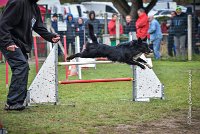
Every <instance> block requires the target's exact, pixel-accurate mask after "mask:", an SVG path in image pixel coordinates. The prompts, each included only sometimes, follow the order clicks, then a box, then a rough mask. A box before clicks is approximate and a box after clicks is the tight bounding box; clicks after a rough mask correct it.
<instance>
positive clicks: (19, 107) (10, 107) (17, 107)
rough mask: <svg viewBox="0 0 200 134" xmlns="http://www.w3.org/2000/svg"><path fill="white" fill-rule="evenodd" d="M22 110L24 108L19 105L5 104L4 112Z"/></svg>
mask: <svg viewBox="0 0 200 134" xmlns="http://www.w3.org/2000/svg"><path fill="white" fill-rule="evenodd" d="M24 109H25V106H23V105H20V104H15V105H8V104H6V105H5V108H4V110H7V111H9V110H16V111H22V110H24Z"/></svg>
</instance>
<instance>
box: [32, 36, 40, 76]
mask: <svg viewBox="0 0 200 134" xmlns="http://www.w3.org/2000/svg"><path fill="white" fill-rule="evenodd" d="M33 44H34V52H35V67H36V73H38V71H39V65H38V52H37V42H36V37H33Z"/></svg>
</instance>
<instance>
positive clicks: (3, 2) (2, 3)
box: [0, 0, 8, 7]
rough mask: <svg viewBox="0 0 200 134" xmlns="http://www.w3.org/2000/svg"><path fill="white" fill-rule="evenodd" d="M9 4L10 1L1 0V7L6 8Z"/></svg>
mask: <svg viewBox="0 0 200 134" xmlns="http://www.w3.org/2000/svg"><path fill="white" fill-rule="evenodd" d="M7 2H8V0H0V7H3V6H5V5H6V3H7Z"/></svg>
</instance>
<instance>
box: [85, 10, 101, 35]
mask: <svg viewBox="0 0 200 134" xmlns="http://www.w3.org/2000/svg"><path fill="white" fill-rule="evenodd" d="M88 24H91V25H92V26H93V28H94V34H95V35H96V36H99V35H100V21H99V20H98V19H96V15H95V12H94V11H90V12H89V19H88V20H87V21H86V22H85V26H86V33H87V34H88V33H89V32H88V27H87V26H88Z"/></svg>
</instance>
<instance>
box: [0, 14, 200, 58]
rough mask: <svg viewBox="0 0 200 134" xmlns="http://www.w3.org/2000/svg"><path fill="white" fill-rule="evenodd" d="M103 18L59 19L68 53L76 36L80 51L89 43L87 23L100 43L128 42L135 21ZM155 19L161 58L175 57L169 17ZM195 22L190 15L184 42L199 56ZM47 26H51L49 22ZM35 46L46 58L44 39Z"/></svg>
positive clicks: (199, 32) (198, 31)
mask: <svg viewBox="0 0 200 134" xmlns="http://www.w3.org/2000/svg"><path fill="white" fill-rule="evenodd" d="M49 16H50V15H49ZM103 17H104V19H99V20H95V21H91V20H86V19H83V20H80V19H78V18H75V19H74V20H73V21H72V22H66V20H65V19H60V20H62V21H59V22H58V24H57V25H58V29H59V27H66V28H65V30H67V31H64V30H62V28H61V29H59V30H61V31H58V34H60V35H61V37H63V36H64V35H66V39H67V40H66V43H67V46H68V47H67V48H68V49H70V51H72V53H74V52H75V37H76V36H79V37H80V44H81V45H80V46H81V49H83V48H84V47H83V45H84V44H86V42H87V41H89V35H88V28H87V24H88V23H92V24H93V25H94V32H95V34H96V36H97V37H98V41H99V42H100V43H105V44H108V45H112V46H115V45H116V44H118V43H119V42H124V41H128V34H129V32H131V33H134V32H135V31H136V28H135V22H136V20H133V19H132V21H131V25H129V26H127V25H126V22H125V20H124V19H122V17H118V18H117V21H116V22H117V23H116V25H115V24H114V23H113V25H114V26H113V25H112V24H110V23H111V22H110V21H111V20H110V18H108V17H107V15H106V14H104V16H103ZM119 18H120V19H119ZM156 19H157V20H158V21H159V22H160V25H161V28H162V32H163V41H162V45H161V53H162V55H163V56H168V55H170V56H173V55H175V50H174V47H172V46H173V45H174V43H173V37H171V35H172V34H175V33H173V32H172V33H171V34H170V35H169V32H170V28H169V27H168V26H169V25H170V23H171V22H170V20H171V19H170V18H169V17H159V18H156ZM48 20H50V19H46V21H48ZM197 20H198V19H197V17H195V16H194V15H192V36H191V37H189V36H187V38H186V40H187V41H186V42H188V41H190V39H191V40H192V54H200V24H199V22H198V21H197ZM82 21H83V22H82ZM60 22H62V23H60ZM47 24H48V25H51V24H50V22H49V23H47ZM52 26H53V25H52ZM112 26H113V27H114V29H112V28H113V27H112ZM165 28H166V30H165ZM54 29H55V31H57V30H58V29H56V28H55V27H54ZM120 29H123V30H120ZM112 30H113V31H114V33H115V34H111V33H110V32H111V31H112ZM180 30H181V29H180ZM187 32H188V31H187ZM187 35H188V33H187ZM134 36H135V35H134ZM188 39H189V40H188ZM61 43H62V44H64V40H63V38H61ZM37 45H38V46H37V47H38V56H39V57H46V56H47V55H48V53H49V50H48V49H49V48H48V47H47V46H48V45H47V42H46V41H45V40H44V39H42V38H40V37H38V38H37ZM185 48H186V50H187V48H188V43H186V44H185ZM33 52H34V47H33V51H32V55H30V57H31V56H34V53H33ZM172 53H174V54H172ZM69 54H70V53H69ZM0 55H1V54H0ZM0 60H1V61H2V58H1V56H0Z"/></svg>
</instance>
